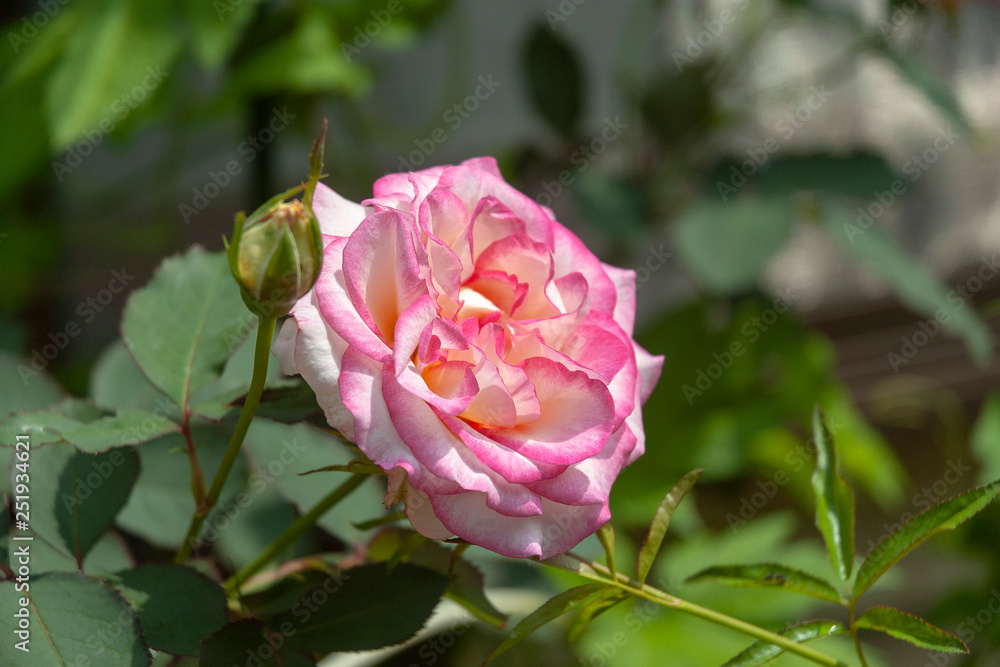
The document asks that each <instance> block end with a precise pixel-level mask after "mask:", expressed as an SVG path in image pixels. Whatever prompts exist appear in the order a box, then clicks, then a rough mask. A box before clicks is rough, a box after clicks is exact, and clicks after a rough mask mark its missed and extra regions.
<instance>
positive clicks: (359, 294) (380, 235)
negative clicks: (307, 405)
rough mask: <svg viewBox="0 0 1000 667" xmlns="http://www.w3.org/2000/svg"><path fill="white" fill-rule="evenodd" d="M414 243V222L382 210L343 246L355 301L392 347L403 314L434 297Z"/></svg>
mask: <svg viewBox="0 0 1000 667" xmlns="http://www.w3.org/2000/svg"><path fill="white" fill-rule="evenodd" d="M413 242H414V239H413V229H412V224H411V223H410V222H408V221H407V219H406V218H405V217H404V216H403V215H402V214H400V213H398V212H395V211H383V212H380V213H374V214H372V215H370V216H368V217H367V218H365V219H364V221H363V222H362V223H361V224H360V225H359V226H358V228H357V230H355V232H354V233H353V234H352V235H351V238H350V239H349V240H348V241H347V244H346V245H345V246H344V260H343V267H344V278H345V282H346V284H347V292H348V294H349V295H350V297H351V303H352V304H353V306H354V309H355V310H356V311H357V313H358V315H359V316H360V317H361V320H362V321H363V322H364V323H365V324H367V325H368V327H369V328H370V329H371V330H372V332H374V333H375V334H376V335H377V336H378V337H379V338H380V339H381V340H382V341H384V342H385V343H386V345H388V346H389V347H390V348H391V347H392V344H393V335H394V332H395V328H396V320H397V319H399V315H400V313H402V312H403V311H404V310H406V308H407V307H408V306H409V305H410V304H412V303H413V302H414V301H416V300H417V299H419V298H420V297H422V296H424V295H427V294H429V293H430V291H429V290H428V289H427V283H426V282H425V281H424V279H423V278H422V277H421V267H420V264H419V262H418V260H417V252H416V250H415V249H414V246H413ZM344 305H347V304H344Z"/></svg>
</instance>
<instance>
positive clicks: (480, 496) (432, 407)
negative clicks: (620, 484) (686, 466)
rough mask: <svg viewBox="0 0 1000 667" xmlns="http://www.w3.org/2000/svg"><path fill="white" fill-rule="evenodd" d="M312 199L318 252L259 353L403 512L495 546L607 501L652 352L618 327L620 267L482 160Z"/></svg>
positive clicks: (583, 531) (622, 291) (629, 446)
mask: <svg viewBox="0 0 1000 667" xmlns="http://www.w3.org/2000/svg"><path fill="white" fill-rule="evenodd" d="M374 195H375V196H374V197H372V198H371V199H368V200H366V201H365V202H363V203H362V204H356V203H353V202H350V201H347V200H346V199H344V198H343V197H341V196H340V195H338V194H337V193H336V192H334V191H333V190H331V189H330V188H327V187H325V186H324V185H322V184H320V185H319V187H318V188H317V190H316V193H315V198H314V202H313V207H314V211H315V214H316V217H317V218H318V220H319V224H320V227H321V229H322V232H323V242H324V246H325V250H324V257H323V268H322V271H321V273H320V276H319V280H318V281H317V283H316V285H315V287H314V288H313V290H312V291H311V292H310V293H309V294H307V295H306V296H305V297H303V298H302V299H301V300H300V301H299V302H298V303H297V304H296V305H295V307H294V308H293V309H292V311H291V315H292V318H290V319H289V320H287V321H286V322H285V323H284V325H283V326H282V329H281V333H280V334H279V336H278V339H277V341H276V342H275V346H274V353H275V355H276V356H277V358H278V361H279V363H280V364H281V368H282V370H283V371H284V372H285V373H287V374H289V375H292V374H296V373H298V374H301V375H302V377H303V378H304V379H305V381H306V382H308V383H309V385H310V387H312V389H313V390H314V391H315V393H316V397H317V400H318V402H319V405H320V406H321V407H322V409H323V411H324V413H325V415H326V418H327V420H328V421H329V423H330V425H331V426H333V427H334V428H336V429H337V430H338V431H340V432H341V433H342V434H343V435H344V436H345V437H346V438H348V439H350V440H352V441H354V442H355V443H357V445H358V447H359V448H360V449H361V450H362V451H363V452H364V453H365V454H366V455H367V456H368V457H369V458H370V459H371V460H372V461H373V462H374V463H375V464H376V465H378V466H379V467H380V468H382V469H383V470H384V471H386V473H387V474H388V479H389V483H388V491H387V493H386V499H385V502H386V506H389V505H391V504H394V503H397V502H400V501H402V502H404V503H405V506H406V513H407V517H408V518H409V520H410V523H411V524H412V525H413V528H414V529H415V530H416V531H417V532H419V533H421V534H422V535H424V536H426V537H429V538H431V539H445V538H448V537H451V536H453V535H454V536H458V537H460V538H462V539H464V540H466V541H468V542H471V543H473V544H477V545H479V546H482V547H485V548H486V549H489V550H491V551H495V552H497V553H499V554H503V555H505V556H512V557H528V556H540V557H542V558H548V557H550V556H554V555H556V554H560V553H563V552H565V551H567V550H569V549H570V548H572V547H573V546H575V545H576V544H577V543H579V542H580V540H582V539H584V538H585V537H587V536H588V535H590V534H592V533H593V532H594V531H596V530H597V529H598V528H600V527H601V526H602V525H603V524H604V523H606V522H607V521H608V520H609V519H610V518H611V513H610V510H609V509H608V494H609V492H610V491H611V485H612V483H613V482H614V480H615V478H616V477H617V476H618V473H619V472H620V471H621V469H622V468H623V467H624V466H626V465H628V464H629V463H631V462H632V461H634V460H635V459H636V458H638V457H639V456H641V455H642V453H643V450H644V442H645V434H644V432H643V427H642V413H641V404H642V403H643V402H645V400H646V399H647V398H648V396H649V394H650V392H651V391H652V389H653V386H654V385H655V384H656V381H657V379H658V377H659V373H660V368H661V365H662V362H663V359H662V357H654V356H652V355H650V354H649V353H648V352H646V351H645V350H644V349H642V348H641V347H640V346H639V345H638V344H637V343H636V342H635V341H633V340H632V330H633V324H634V319H635V273H634V272H633V271H629V270H625V269H619V268H616V267H613V266H609V265H607V264H603V263H601V261H600V260H598V259H597V257H596V256H594V254H593V253H592V252H590V250H588V249H587V248H586V247H585V246H584V245H583V243H582V242H581V241H580V240H579V239H578V238H577V237H576V236H575V235H574V234H573V233H572V232H570V231H569V230H567V229H566V228H565V227H563V226H562V225H561V224H559V223H558V222H556V220H555V219H554V214H553V213H552V211H551V210H550V209H548V208H546V207H542V206H539V205H538V204H536V203H535V202H534V201H532V200H531V199H530V198H528V197H527V196H525V195H524V194H522V193H520V192H518V191H517V190H515V189H514V188H512V187H511V186H510V185H508V184H507V183H506V182H505V181H504V179H503V177H502V176H501V174H500V171H499V169H498V168H497V164H496V161H495V160H494V159H492V158H477V159H473V160H467V161H466V162H463V163H462V164H460V165H458V166H442V167H434V168H431V169H425V170H423V171H419V172H412V173H409V174H390V175H388V176H385V177H383V178H380V179H379V180H378V181H376V182H375V185H374Z"/></svg>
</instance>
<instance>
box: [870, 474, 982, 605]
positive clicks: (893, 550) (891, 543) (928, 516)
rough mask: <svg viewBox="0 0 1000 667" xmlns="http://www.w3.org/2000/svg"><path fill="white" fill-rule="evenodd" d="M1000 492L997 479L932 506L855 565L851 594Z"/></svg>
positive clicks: (954, 525) (872, 582)
mask: <svg viewBox="0 0 1000 667" xmlns="http://www.w3.org/2000/svg"><path fill="white" fill-rule="evenodd" d="M998 494H1000V481H996V482H993V483H992V484H987V485H986V486H981V487H979V488H976V489H972V490H971V491H968V492H966V493H963V494H962V495H960V496H956V497H954V498H952V499H950V500H946V501H944V502H943V503H941V504H939V505H935V506H934V507H932V508H930V509H929V510H927V511H926V512H923V513H921V514H920V515H918V516H917V517H916V518H914V519H913V520H912V521H910V522H909V523H907V524H906V525H905V526H903V527H902V528H900V529H899V530H897V531H896V532H895V533H893V534H892V535H889V536H888V537H886V538H885V539H884V540H882V541H881V542H879V543H878V544H877V545H876V546H875V548H873V549H872V551H871V553H869V554H868V556H867V557H866V558H865V561H864V562H863V563H862V564H861V567H859V568H858V577H857V579H856V580H855V581H854V597H858V596H860V595H861V594H862V593H864V592H865V591H866V590H868V589H869V588H870V587H871V585H872V584H874V583H875V582H876V581H877V580H878V578H879V577H881V576H882V575H883V574H885V573H886V572H887V571H888V570H889V568H890V567H892V566H893V565H895V564H896V563H898V562H899V561H900V559H902V558H903V557H904V556H906V554H908V553H910V552H911V551H913V550H914V549H916V548H917V547H918V546H920V545H921V544H922V543H923V542H924V541H925V540H928V539H930V538H932V537H934V536H935V535H937V534H938V533H941V532H944V531H946V530H954V529H955V528H957V527H958V526H959V525H961V524H962V523H964V522H965V521H967V520H969V519H970V518H972V517H973V516H975V515H976V514H977V513H978V512H979V511H980V510H982V509H983V508H984V507H986V506H987V505H989V504H990V503H991V502H993V501H994V500H995V499H996V497H997V495H998Z"/></svg>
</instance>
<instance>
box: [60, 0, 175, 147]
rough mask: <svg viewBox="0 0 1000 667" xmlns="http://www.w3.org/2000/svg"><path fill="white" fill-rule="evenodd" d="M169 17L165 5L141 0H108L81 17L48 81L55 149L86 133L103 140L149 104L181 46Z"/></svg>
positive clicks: (169, 14) (167, 6) (170, 12)
mask: <svg viewBox="0 0 1000 667" xmlns="http://www.w3.org/2000/svg"><path fill="white" fill-rule="evenodd" d="M171 14H172V8H171V7H170V6H169V5H164V4H161V3H155V2H152V3H151V2H142V1H141V0H106V1H105V2H101V3H98V4H97V5H96V7H95V11H92V12H88V13H87V14H85V16H86V20H85V21H83V22H82V25H80V26H79V27H78V29H77V30H76V31H74V32H73V33H72V34H71V35H70V36H69V38H68V40H67V42H66V46H65V52H64V54H63V57H62V60H61V61H60V63H59V64H58V65H57V67H56V69H55V71H54V72H53V73H52V74H51V76H50V77H49V79H48V88H47V90H46V98H45V111H46V112H47V115H48V118H49V127H50V129H51V133H52V142H53V145H54V147H55V148H57V149H59V148H64V147H66V146H68V145H69V144H70V143H72V142H73V141H74V140H75V139H77V138H78V137H80V136H83V134H84V133H85V132H87V131H92V132H94V133H95V134H97V135H98V136H101V137H102V138H103V135H104V134H106V133H108V132H110V131H112V130H113V129H114V127H115V126H116V125H117V124H118V123H120V122H121V121H122V120H124V119H125V118H126V117H127V116H128V115H129V114H130V113H135V111H134V108H137V107H139V106H140V105H142V104H143V103H144V102H148V99H149V98H151V97H152V96H153V94H154V92H155V91H156V88H157V87H158V86H160V85H162V81H163V79H164V78H165V77H166V76H167V75H168V74H169V70H170V69H171V68H172V67H173V64H172V63H173V59H174V57H175V56H176V55H177V52H178V50H179V48H180V46H181V36H180V34H179V32H178V31H177V30H175V29H174V27H173V26H172V25H171V24H172V22H173V21H172V19H173V17H172V16H171ZM137 89H138V92H137ZM102 124H103V127H102Z"/></svg>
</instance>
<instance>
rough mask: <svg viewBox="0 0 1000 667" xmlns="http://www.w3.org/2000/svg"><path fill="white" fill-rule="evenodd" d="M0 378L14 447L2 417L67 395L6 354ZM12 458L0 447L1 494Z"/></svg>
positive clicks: (0, 412) (0, 433)
mask: <svg viewBox="0 0 1000 667" xmlns="http://www.w3.org/2000/svg"><path fill="white" fill-rule="evenodd" d="M0 106H2V105H0ZM0 134H4V133H0ZM7 134H10V133H7ZM0 143H2V140H0ZM0 377H2V378H8V379H6V380H5V381H4V382H0V443H7V442H10V443H14V442H16V440H17V436H18V435H23V434H21V433H12V434H10V433H6V432H5V430H4V429H3V426H2V424H3V418H4V417H6V416H7V415H11V414H13V413H15V412H21V411H23V410H39V409H41V408H47V407H49V406H51V405H54V404H55V403H58V402H59V401H60V400H62V399H63V398H64V397H65V395H66V394H65V392H63V390H62V388H61V387H60V386H59V384H58V383H57V382H56V381H55V380H53V379H52V378H51V377H49V375H48V374H47V373H45V372H44V371H36V370H34V369H33V368H32V366H31V362H30V361H28V360H27V359H24V360H21V359H18V358H17V357H14V356H12V355H9V354H7V353H5V352H0ZM15 377H18V378H20V381H15V380H14V378H15ZM34 440H35V439H34V438H32V446H34V445H35V444H37V443H36V442H35V441H34ZM13 456H14V450H13V449H12V448H10V447H0V472H2V473H3V474H0V494H3V493H6V492H7V490H8V489H9V488H10V477H9V475H7V470H8V464H9V462H10V460H11V459H12V458H13Z"/></svg>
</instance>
